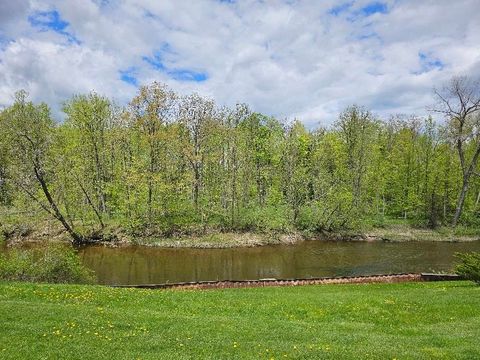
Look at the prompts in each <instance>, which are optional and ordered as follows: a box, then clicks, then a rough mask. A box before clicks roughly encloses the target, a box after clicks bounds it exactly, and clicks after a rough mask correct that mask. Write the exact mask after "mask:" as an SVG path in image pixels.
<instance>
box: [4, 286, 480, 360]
mask: <svg viewBox="0 0 480 360" xmlns="http://www.w3.org/2000/svg"><path fill="white" fill-rule="evenodd" d="M0 319H1V320H0V358H2V359H28V358H48V359H66V358H76V359H98V358H105V359H201V358H211V359H235V358H247V359H272V358H274V359H283V358H300V359H306V358H308V359H323V358H331V359H343V358H351V359H360V358H378V359H432V358H445V359H452V358H464V359H474V358H480V287H479V286H475V285H473V283H468V282H451V283H447V282H439V283H404V284H369V285H320V286H303V287H275V288H273V287H272V288H251V289H227V290H206V291H180V290H136V289H114V288H107V287H101V286H72V285H34V284H5V283H4V284H0Z"/></svg>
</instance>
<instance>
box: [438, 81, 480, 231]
mask: <svg viewBox="0 0 480 360" xmlns="http://www.w3.org/2000/svg"><path fill="white" fill-rule="evenodd" d="M435 95H436V97H437V100H438V105H437V106H436V107H434V108H433V109H432V110H433V111H435V112H438V113H441V114H444V115H445V117H446V118H447V121H448V125H449V130H450V135H451V137H452V140H453V142H454V144H455V147H456V150H457V153H458V157H459V159H460V166H461V171H462V186H461V189H460V193H459V195H458V199H457V206H456V210H455V215H454V217H453V221H452V226H453V227H455V226H457V224H458V221H459V220H460V217H461V216H462V211H463V207H464V204H465V198H466V195H467V192H468V188H469V186H470V181H471V178H472V175H479V174H478V173H477V172H476V167H477V163H478V158H479V156H480V81H479V80H473V79H470V78H467V77H465V76H457V77H453V78H452V79H451V80H450V82H449V83H448V84H447V85H446V86H444V87H443V88H442V89H441V90H435ZM470 144H471V145H472V146H473V152H472V155H470V156H469V154H468V153H467V147H468V145H470Z"/></svg>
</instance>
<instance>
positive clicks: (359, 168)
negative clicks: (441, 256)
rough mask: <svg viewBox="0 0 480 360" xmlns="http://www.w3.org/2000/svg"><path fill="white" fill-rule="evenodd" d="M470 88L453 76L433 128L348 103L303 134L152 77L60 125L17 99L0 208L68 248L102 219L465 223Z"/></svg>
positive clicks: (472, 138)
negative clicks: (62, 235) (125, 96)
mask: <svg viewBox="0 0 480 360" xmlns="http://www.w3.org/2000/svg"><path fill="white" fill-rule="evenodd" d="M479 89H480V88H479V86H478V83H476V82H474V81H473V80H472V79H468V78H465V77H455V78H453V79H452V80H451V81H450V83H448V84H447V85H446V86H445V87H444V88H442V89H441V90H438V91H436V97H437V100H438V103H437V105H436V106H435V107H433V108H432V111H435V112H438V113H441V114H443V115H444V116H445V121H442V122H440V123H436V122H434V121H433V120H432V117H428V118H424V117H416V116H402V115H396V116H391V117H390V118H388V119H380V118H378V117H376V116H374V115H373V114H372V113H371V112H370V111H368V110H367V109H365V108H363V107H361V106H357V105H352V106H349V107H348V108H346V109H345V110H344V111H343V112H342V113H341V114H340V115H339V116H338V119H337V120H336V122H335V123H334V124H333V126H331V127H328V128H322V127H320V128H318V129H315V130H311V131H310V130H308V129H306V128H305V126H304V125H303V124H302V123H301V122H300V121H296V120H295V121H293V122H290V123H286V122H282V121H279V120H278V119H275V118H274V117H270V116H265V115H263V114H260V113H257V112H253V111H251V110H250V109H249V107H248V106H247V105H245V104H238V105H236V106H235V107H233V108H228V107H219V106H217V105H216V104H215V103H214V102H213V101H212V100H210V99H206V98H204V97H201V96H199V95H198V94H191V95H187V96H179V95H178V94H176V93H175V92H173V91H172V90H171V89H169V88H168V87H167V86H166V85H163V84H160V83H156V82H155V83H153V84H151V85H148V86H142V87H141V88H140V89H139V92H138V94H137V95H136V96H135V97H134V98H133V99H132V101H131V102H130V103H129V104H128V106H126V107H123V108H122V107H119V106H116V105H115V104H114V103H113V102H112V101H111V100H110V99H108V98H106V97H104V96H101V95H99V94H97V93H94V92H92V93H90V94H84V95H76V96H73V97H72V98H71V99H69V100H68V101H66V102H65V103H64V104H63V112H64V113H65V120H64V121H63V122H55V121H54V120H53V119H52V116H51V114H50V110H49V108H48V106H47V105H46V104H34V103H33V102H31V101H29V100H28V96H27V94H26V93H25V92H24V91H20V92H18V93H16V95H15V101H14V103H13V104H12V105H11V106H10V107H8V108H6V109H4V110H3V111H2V112H1V113H0V134H2V136H1V137H0V204H1V206H2V207H4V208H11V209H17V210H19V211H24V212H32V211H35V210H38V209H41V210H42V211H43V213H45V214H48V215H49V216H51V217H53V218H55V219H57V220H58V221H59V223H61V225H62V226H63V227H64V228H65V230H66V231H68V233H69V234H70V235H71V237H72V239H73V241H74V242H75V243H81V242H83V241H85V233H86V230H85V229H97V230H98V231H101V230H102V229H103V228H105V227H106V226H109V225H112V224H114V225H116V226H120V227H122V228H123V229H126V230H128V231H131V232H132V233H133V234H135V233H141V234H159V235H164V236H172V235H176V234H182V233H192V232H195V233H198V232H205V231H208V230H209V229H212V228H214V229H219V230H225V231H227V230H228V231H244V230H250V231H281V232H287V231H292V230H296V229H298V230H306V231H333V230H337V229H345V228H355V227H360V226H363V225H365V224H373V225H375V224H377V225H378V224H381V223H382V222H383V221H384V220H385V219H386V218H402V219H406V220H408V221H411V222H413V223H415V224H418V225H424V226H430V227H436V226H438V225H442V224H443V225H445V224H448V225H452V226H456V225H457V224H458V223H460V222H461V223H463V224H466V225H477V226H478V225H480V217H479V214H480V176H478V175H480V171H479V166H478V157H479V156H480V91H479Z"/></svg>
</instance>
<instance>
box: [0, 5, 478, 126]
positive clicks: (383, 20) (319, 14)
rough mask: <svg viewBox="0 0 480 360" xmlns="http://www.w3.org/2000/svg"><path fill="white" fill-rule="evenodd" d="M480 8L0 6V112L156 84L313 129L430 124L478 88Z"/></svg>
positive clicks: (119, 98)
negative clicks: (472, 83) (401, 120)
mask: <svg viewBox="0 0 480 360" xmlns="http://www.w3.org/2000/svg"><path fill="white" fill-rule="evenodd" d="M479 34H480V1H479V0H457V1H451V0H430V1H429V0H422V1H418V0H385V1H369V0H358V1H351V0H348V1H333V0H310V1H307V0H305V1H301V0H282V1H281V0H278V1H274V0H271V1H269V0H263V1H262V0H245V1H241V0H223V1H221V0H190V1H187V0H162V1H154V0H151V1H147V0H135V1H134V0H82V1H77V0H63V1H50V0H15V1H14V0H0V107H5V106H8V105H9V104H11V103H12V100H13V95H14V93H15V91H17V90H20V89H25V90H26V91H27V92H28V93H29V94H30V98H31V99H32V100H33V101H36V102H37V101H38V102H39V101H43V102H46V103H47V104H49V105H50V106H51V108H52V113H53V114H54V116H55V117H56V118H58V119H59V120H61V119H62V112H61V104H62V102H64V101H65V100H67V99H68V98H70V97H71V96H72V95H74V94H81V93H88V92H90V91H96V92H97V93H99V94H102V95H106V96H108V97H110V98H112V99H114V100H115V101H116V102H117V103H118V104H120V105H126V104H128V102H129V101H130V100H131V98H132V97H133V96H135V94H136V93H137V91H138V87H139V86H141V85H146V84H150V83H151V82H153V81H159V82H162V83H166V84H168V85H169V86H170V87H171V88H172V89H174V90H175V91H177V92H179V93H180V94H188V93H191V92H197V93H199V94H201V95H203V96H206V97H209V98H212V99H214V100H215V101H216V102H217V103H218V104H219V105H227V106H232V105H234V104H235V103H238V102H244V103H247V104H248V105H249V106H250V108H251V109H252V110H253V111H258V112H262V113H264V114H266V115H273V116H276V117H277V118H279V119H281V120H285V119H287V120H292V119H295V118H296V119H299V120H300V121H302V122H303V123H304V124H305V125H306V126H307V127H309V128H316V127H318V126H328V125H330V124H332V123H333V122H334V121H335V120H336V118H337V117H338V114H339V113H340V112H341V111H342V110H343V109H344V108H345V107H347V106H349V105H352V104H357V105H361V106H365V107H366V108H367V109H370V110H371V111H372V112H373V113H375V114H377V115H378V116H380V117H387V116H389V114H416V115H418V116H423V115H425V114H427V110H426V109H427V107H428V106H431V105H432V104H433V102H434V97H433V88H434V87H441V86H442V84H444V83H445V82H446V81H448V79H450V78H451V77H452V76H454V75H466V76H472V77H476V76H479V75H480V36H479Z"/></svg>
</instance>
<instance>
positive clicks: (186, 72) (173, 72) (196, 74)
mask: <svg viewBox="0 0 480 360" xmlns="http://www.w3.org/2000/svg"><path fill="white" fill-rule="evenodd" d="M162 50H164V51H166V52H171V53H173V50H172V49H171V47H170V46H169V45H168V44H164V45H163V46H162ZM142 60H143V61H145V62H146V63H148V64H149V65H150V66H151V67H153V68H154V69H155V70H158V71H161V72H163V73H165V74H167V75H168V76H170V77H171V78H172V79H175V80H179V81H196V82H202V81H205V80H207V79H208V74H207V73H204V72H200V71H195V70H191V69H179V68H174V67H172V68H171V67H167V66H165V64H164V63H163V61H162V55H161V51H160V52H159V51H157V52H155V53H154V55H153V56H152V57H148V56H143V57H142Z"/></svg>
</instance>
